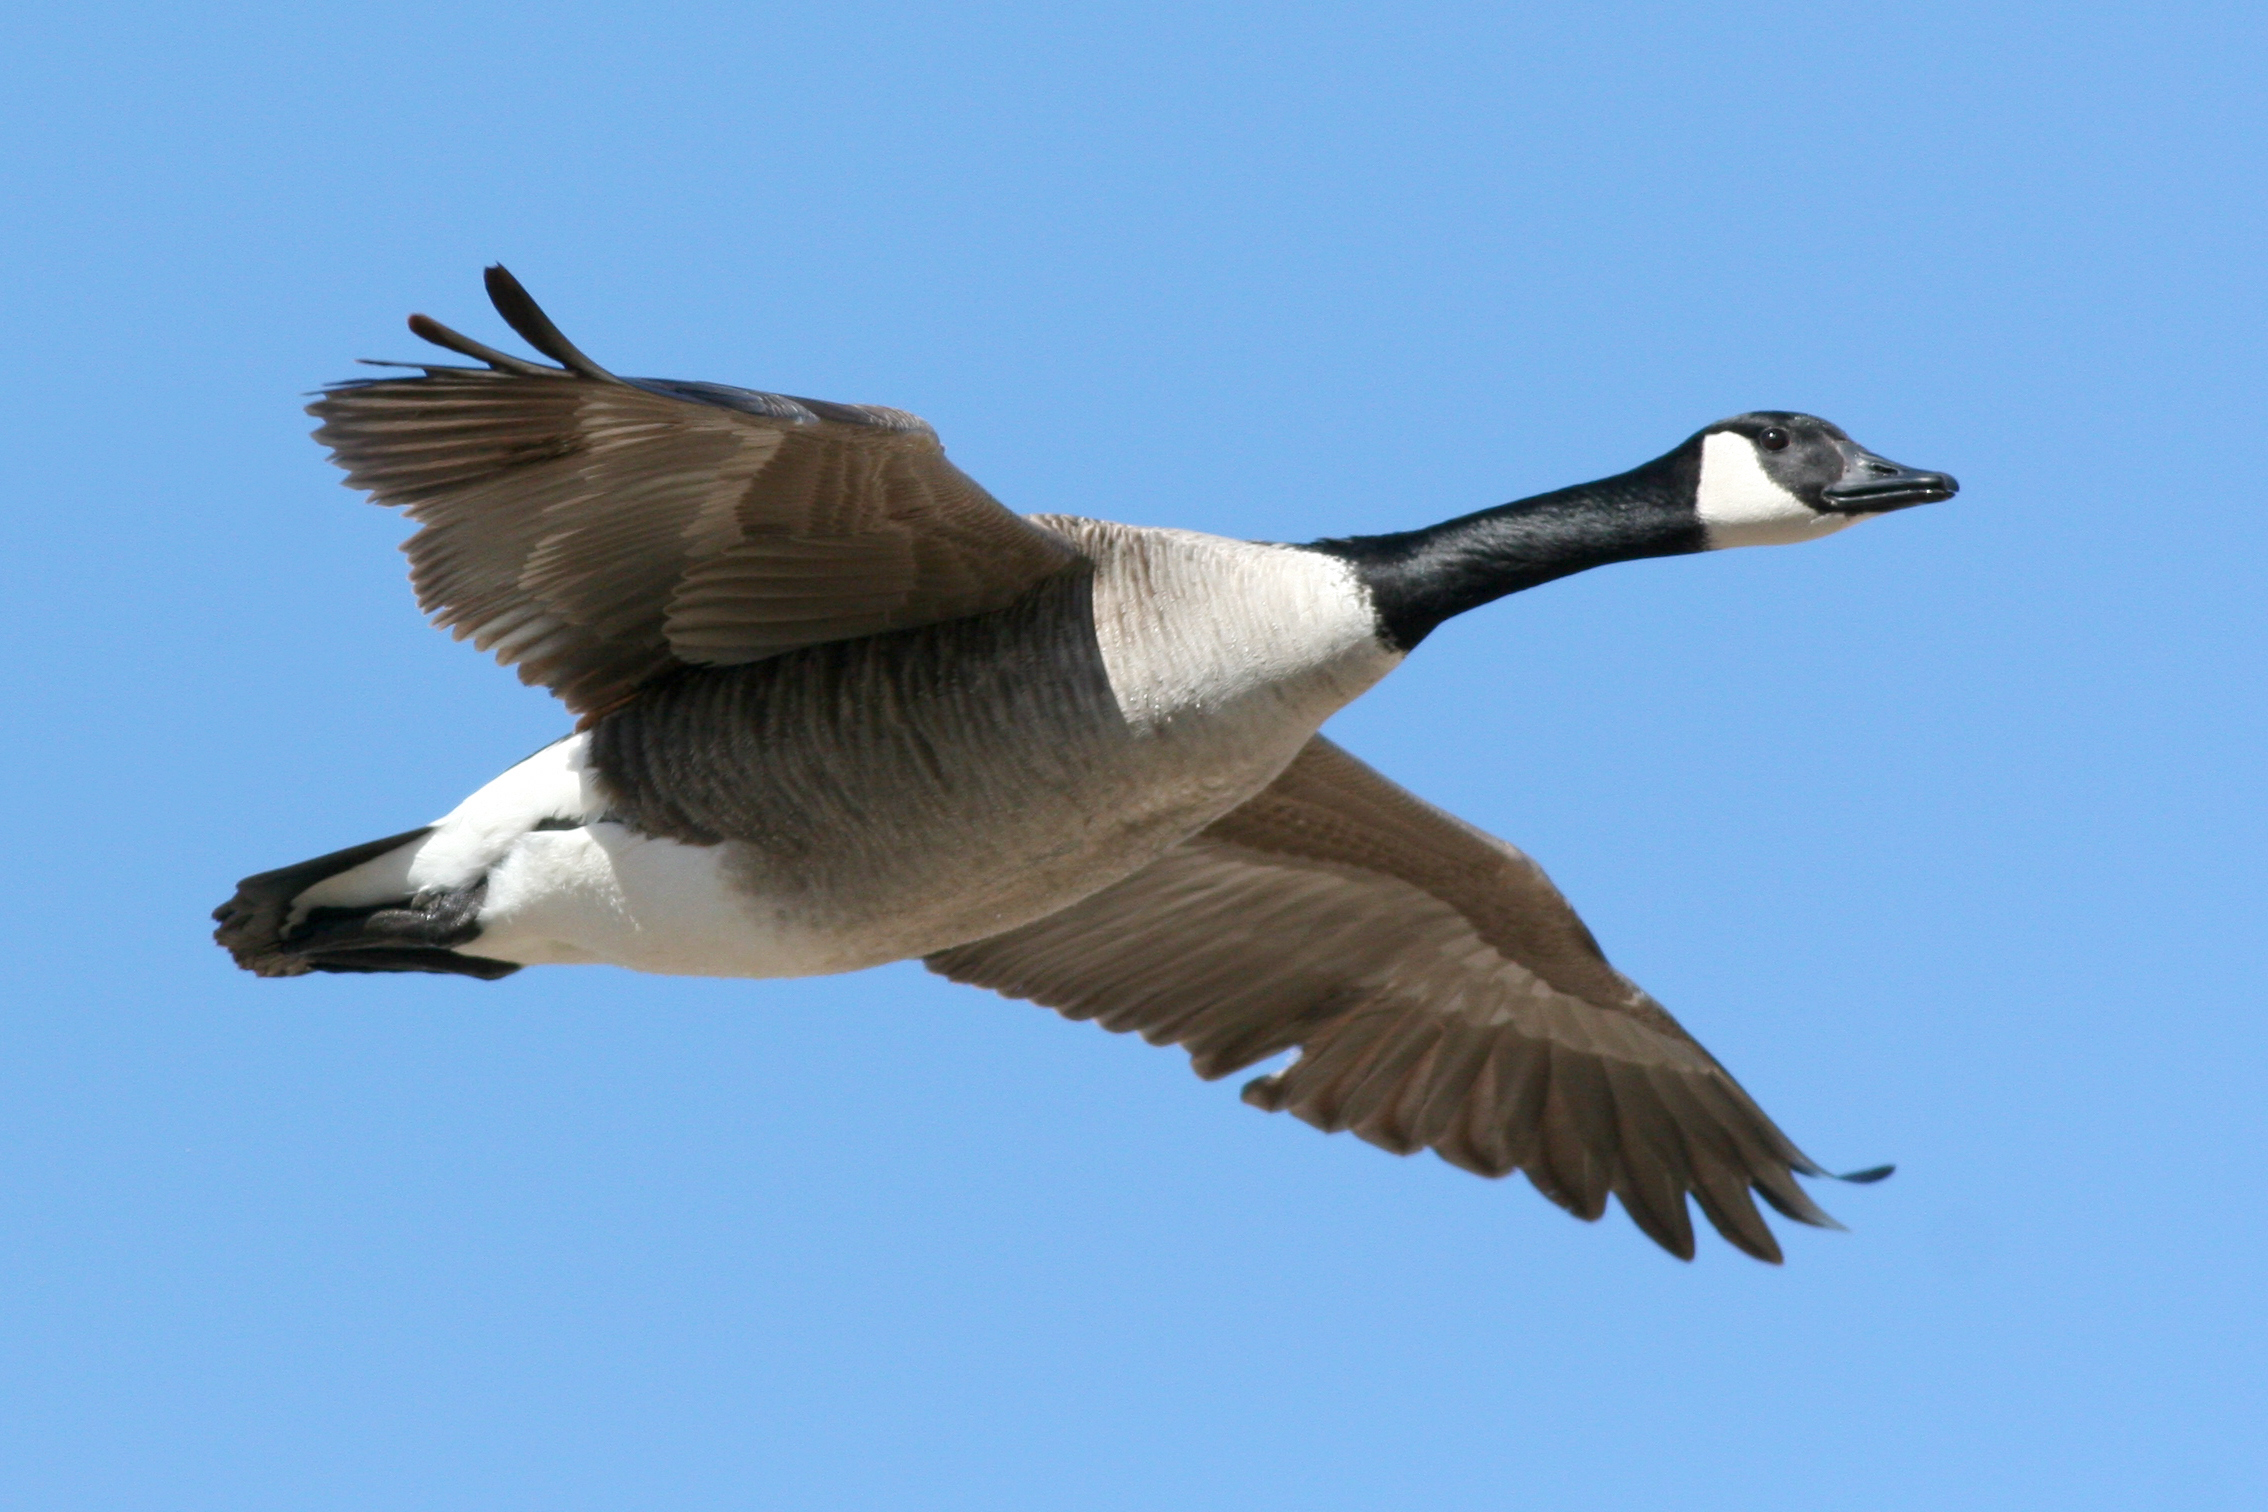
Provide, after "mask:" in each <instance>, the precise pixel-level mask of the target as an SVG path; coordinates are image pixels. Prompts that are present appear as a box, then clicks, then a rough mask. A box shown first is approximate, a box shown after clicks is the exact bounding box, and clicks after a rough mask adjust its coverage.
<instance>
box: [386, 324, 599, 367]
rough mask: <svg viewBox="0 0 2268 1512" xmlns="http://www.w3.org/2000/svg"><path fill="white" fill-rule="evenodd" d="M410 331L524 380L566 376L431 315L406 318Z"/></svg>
mask: <svg viewBox="0 0 2268 1512" xmlns="http://www.w3.org/2000/svg"><path fill="white" fill-rule="evenodd" d="M409 328H410V332H411V334H412V335H415V336H417V337H418V338H419V339H420V340H423V341H430V342H432V343H433V344H434V345H435V346H437V347H445V348H447V349H448V350H450V351H452V352H455V353H456V354H457V355H458V356H460V357H470V358H473V359H474V360H475V361H478V362H485V363H487V364H488V365H489V366H490V367H492V368H494V369H496V371H498V372H500V373H518V374H519V375H520V376H521V377H523V378H564V377H566V376H567V374H566V371H565V370H564V369H562V368H554V367H545V366H544V365H543V364H542V363H540V362H530V361H528V360H527V359H526V358H525V357H515V356H513V355H512V354H511V353H510V352H499V351H498V350H496V348H494V347H492V346H489V345H487V344H486V343H484V342H479V341H475V340H473V339H472V338H471V337H470V336H467V335H465V334H464V333H463V332H461V331H452V330H450V329H449V328H448V327H447V326H445V325H443V324H442V323H441V322H440V321H438V320H435V319H434V318H433V317H432V316H430V315H412V316H411V317H410V318H409ZM371 365H372V366H373V367H424V366H425V364H424V363H422V362H380V363H373V364H371Z"/></svg>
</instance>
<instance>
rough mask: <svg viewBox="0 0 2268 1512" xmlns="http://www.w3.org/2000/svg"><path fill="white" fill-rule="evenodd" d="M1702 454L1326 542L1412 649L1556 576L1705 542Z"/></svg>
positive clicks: (1390, 634) (1684, 452)
mask: <svg viewBox="0 0 2268 1512" xmlns="http://www.w3.org/2000/svg"><path fill="white" fill-rule="evenodd" d="M1699 466H1700V463H1699V459H1698V457H1697V456H1696V455H1694V454H1693V452H1692V450H1691V449H1690V448H1687V447H1680V448H1678V450H1676V451H1674V452H1671V453H1670V454H1669V455H1668V456H1666V457H1658V458H1656V459H1655V460H1654V461H1651V462H1649V463H1647V464H1646V465H1645V466H1644V467H1639V468H1634V469H1632V470H1631V471H1629V472H1626V473H1622V474H1620V475H1618V476H1616V477H1612V478H1603V479H1601V480H1600V481H1598V482H1596V483H1581V484H1577V485H1576V486H1575V487H1573V488H1562V489H1558V490H1556V491H1554V492H1552V493H1547V494H1538V495H1536V496H1535V497H1534V498H1532V499H1519V500H1516V501H1514V502H1513V503H1510V504H1500V505H1498V506H1497V507H1496V508H1494V509H1484V510H1482V511H1481V512H1480V513H1478V514H1469V515H1465V516H1463V517H1462V518H1460V519H1455V520H1445V521H1443V522H1442V523H1441V524H1439V525H1429V526H1427V527H1426V528H1425V529H1423V530H1405V531H1401V532H1399V533H1397V534H1394V535H1376V536H1354V537H1351V538H1349V539H1346V540H1337V541H1316V542H1313V543H1311V546H1310V549H1311V550H1314V551H1323V552H1328V553H1330V554H1331V555H1332V556H1336V557H1340V558H1343V559H1344V560H1346V561H1348V562H1350V563H1352V564H1353V565H1354V568H1355V571H1356V572H1358V573H1360V574H1361V576H1362V580H1363V583H1364V585H1365V586H1366V587H1367V588H1369V590H1370V596H1371V602H1372V603H1373V604H1374V605H1376V607H1377V611H1378V622H1379V626H1380V629H1381V630H1382V631H1383V633H1384V635H1385V638H1386V640H1387V642H1388V644H1390V645H1392V646H1393V647H1394V648H1395V649H1396V650H1400V651H1407V650H1409V649H1410V648H1411V647H1413V646H1415V645H1416V644H1417V643H1418V642H1419V641H1421V640H1424V639H1425V638H1426V636H1427V635H1429V634H1430V633H1432V631H1433V628H1434V627H1435V626H1436V625H1438V624H1440V623H1441V622H1442V621H1443V620H1445V619H1448V618H1450V617H1451V616H1452V615H1458V614H1463V613H1464V612H1465V611H1466V610H1467V609H1477V608H1479V607H1480V606H1481V605H1482V604H1485V603H1488V602H1490V601H1491V600H1494V599H1500V598H1502V597H1504V595H1506V594H1507V593H1518V592H1519V591H1520V590H1521V589H1523V588H1533V587H1535V586H1536V585H1537V584H1538V583H1548V582H1550V581H1551V580H1552V579H1553V578H1562V577H1566V576H1567V575H1568V574H1569V573H1574V572H1582V571H1584V570H1586V569H1588V568H1592V567H1603V566H1605V565H1606V564H1607V563H1609V562H1628V561H1633V560H1636V559H1637V558H1639V557H1654V556H1675V555H1677V554H1679V553H1681V552H1687V551H1699V550H1701V549H1702V548H1703V547H1704V546H1706V545H1707V544H1708V543H1707V539H1706V536H1705V534H1704V531H1703V529H1702V525H1701V520H1700V517H1699V516H1698V515H1697V514H1695V512H1694V508H1693V496H1694V486H1695V484H1696V483H1697V482H1698V469H1699Z"/></svg>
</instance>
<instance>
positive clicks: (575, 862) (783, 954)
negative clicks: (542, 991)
mask: <svg viewBox="0 0 2268 1512" xmlns="http://www.w3.org/2000/svg"><path fill="white" fill-rule="evenodd" d="M731 858H732V849H731V847H729V846H722V845H709V846H703V845H681V844H678V843H677V842H676V841H673V840H658V839H655V838H653V837H651V836H647V835H640V834H637V833H636V832H634V831H632V830H629V829H627V828H625V827H624V826H622V825H619V824H592V825H588V826H586V827H584V828H582V829H576V830H545V831H538V832H537V833H534V834H529V835H523V836H521V837H520V839H519V840H518V841H517V842H516V843H515V844H514V845H513V846H512V848H511V850H510V851H508V852H507V853H506V854H505V856H504V857H503V859H502V860H500V861H498V862H497V863H496V864H495V865H494V866H492V867H491V868H490V869H489V872H488V894H487V897H486V898H485V899H484V901H483V903H482V906H481V910H480V931H481V932H480V939H479V941H478V942H477V943H476V944H474V945H471V946H469V947H467V948H468V949H469V950H470V951H471V952H473V953H474V954H477V955H483V956H489V957H492V958H494V959H496V960H500V961H517V962H519V963H521V964H522V965H526V966H543V965H576V964H585V963H590V962H606V963H609V964H611V965H616V966H627V967H629V968H630V969H631V970H633V971H652V972H660V973H663V974H666V975H672V976H735V977H779V976H815V975H819V974H821V973H825V972H831V971H843V970H848V969H851V968H853V967H856V966H863V965H867V964H870V963H869V962H866V961H859V960H846V959H845V958H844V954H843V951H842V950H841V948H840V945H839V943H838V942H835V941H832V940H830V939H828V938H827V937H826V935H825V934H824V933H823V932H820V931H815V930H813V929H811V928H808V927H805V926H801V925H798V924H797V923H796V922H794V921H793V920H791V919H788V918H786V917H784V916H783V914H782V912H781V911H780V910H778V909H774V908H768V907H766V905H765V903H764V900H763V899H761V898H759V897H756V896H753V895H751V894H750V893H749V892H748V891H747V890H746V888H745V887H743V886H739V885H736V884H735V882H734V881H733V878H732V876H731V874H730V873H731V870H732V868H731Z"/></svg>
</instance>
